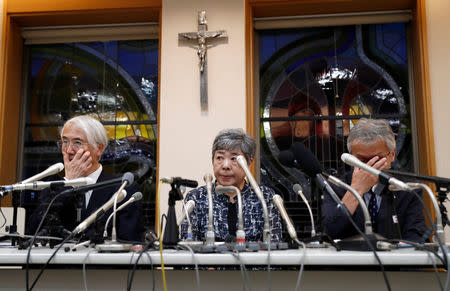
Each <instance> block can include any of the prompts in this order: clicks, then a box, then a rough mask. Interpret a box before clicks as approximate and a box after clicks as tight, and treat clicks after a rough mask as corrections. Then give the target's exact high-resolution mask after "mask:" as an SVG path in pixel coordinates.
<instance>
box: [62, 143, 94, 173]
mask: <svg viewBox="0 0 450 291" xmlns="http://www.w3.org/2000/svg"><path fill="white" fill-rule="evenodd" d="M63 155H64V165H65V168H66V178H67V179H75V178H80V177H85V176H86V175H87V173H88V172H89V169H90V168H91V167H92V157H91V153H90V152H89V151H84V150H83V149H79V150H78V151H77V152H76V153H75V155H74V156H73V158H72V160H70V158H69V155H68V154H67V153H64V154H63Z"/></svg>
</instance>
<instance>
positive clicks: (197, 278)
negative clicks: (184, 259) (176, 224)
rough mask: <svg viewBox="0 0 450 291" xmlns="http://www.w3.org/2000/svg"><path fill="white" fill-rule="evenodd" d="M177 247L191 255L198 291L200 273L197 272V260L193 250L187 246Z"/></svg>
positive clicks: (198, 290)
mask: <svg viewBox="0 0 450 291" xmlns="http://www.w3.org/2000/svg"><path fill="white" fill-rule="evenodd" d="M179 246H180V247H181V248H186V249H187V250H188V251H189V252H190V253H191V255H192V260H193V261H194V265H195V280H196V282H197V291H200V273H199V271H198V262H197V258H196V257H195V253H194V250H193V249H192V248H191V247H190V246H188V245H182V244H179Z"/></svg>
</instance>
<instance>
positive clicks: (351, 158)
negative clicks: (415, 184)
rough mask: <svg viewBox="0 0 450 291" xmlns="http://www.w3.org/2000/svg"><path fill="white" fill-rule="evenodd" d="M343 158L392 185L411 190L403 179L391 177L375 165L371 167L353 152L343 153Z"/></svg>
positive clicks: (344, 160)
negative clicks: (352, 153)
mask: <svg viewBox="0 0 450 291" xmlns="http://www.w3.org/2000/svg"><path fill="white" fill-rule="evenodd" d="M341 159H342V161H343V162H344V163H346V164H347V165H350V166H353V167H358V168H361V169H363V170H364V171H366V172H368V173H370V174H372V175H374V176H377V177H378V178H379V179H385V180H387V181H388V183H389V184H391V185H395V186H396V187H398V188H400V189H402V190H405V191H411V188H410V187H409V186H408V185H406V183H404V182H402V181H400V180H398V179H396V178H394V177H391V176H389V175H387V174H385V173H383V172H381V171H380V170H377V169H375V168H373V167H371V166H369V165H367V164H365V163H363V162H361V161H360V160H359V159H358V158H357V157H355V156H353V155H351V154H348V153H343V154H342V155H341Z"/></svg>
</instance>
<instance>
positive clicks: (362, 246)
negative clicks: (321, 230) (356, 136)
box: [319, 174, 386, 251]
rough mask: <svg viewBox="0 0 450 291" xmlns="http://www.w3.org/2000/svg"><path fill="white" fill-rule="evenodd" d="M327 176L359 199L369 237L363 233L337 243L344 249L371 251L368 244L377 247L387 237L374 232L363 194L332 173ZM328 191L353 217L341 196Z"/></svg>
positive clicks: (347, 213)
mask: <svg viewBox="0 0 450 291" xmlns="http://www.w3.org/2000/svg"><path fill="white" fill-rule="evenodd" d="M319 175H320V174H319ZM327 176H328V180H329V181H330V182H332V183H333V184H335V185H337V186H340V187H342V188H344V189H346V190H347V191H349V192H350V193H351V194H352V195H353V196H354V197H355V198H356V199H357V200H358V203H359V205H360V207H361V209H362V211H363V214H364V234H365V235H366V237H367V239H366V238H364V237H363V236H362V235H356V236H353V237H351V238H347V239H342V240H340V241H339V242H337V245H338V246H339V247H340V249H342V250H352V251H371V250H372V249H371V248H370V246H368V245H367V244H370V245H371V246H372V247H373V248H374V249H376V248H377V242H378V241H380V240H381V241H382V240H386V239H385V238H384V237H383V236H381V235H379V234H377V233H374V232H373V230H372V221H371V219H370V215H369V211H368V209H367V207H366V204H365V202H364V200H363V199H362V197H361V195H359V193H358V192H357V191H356V190H355V189H353V188H352V187H350V186H349V185H347V184H346V183H344V182H342V181H341V180H339V179H337V178H336V177H334V176H332V175H327ZM328 186H329V185H328ZM328 186H327V187H328ZM330 188H331V187H330ZM327 192H328V194H329V195H330V196H331V198H332V199H333V200H334V201H335V202H336V204H337V207H339V208H340V209H341V211H343V212H344V213H345V215H346V216H347V217H348V218H349V219H352V215H351V214H350V212H349V211H348V209H347V207H345V204H343V203H342V201H341V200H340V199H339V197H338V196H337V195H336V193H335V192H334V191H327Z"/></svg>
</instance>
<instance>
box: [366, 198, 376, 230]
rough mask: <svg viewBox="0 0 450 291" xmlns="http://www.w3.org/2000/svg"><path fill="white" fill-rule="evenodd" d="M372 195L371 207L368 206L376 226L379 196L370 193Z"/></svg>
mask: <svg viewBox="0 0 450 291" xmlns="http://www.w3.org/2000/svg"><path fill="white" fill-rule="evenodd" d="M369 193H370V194H371V196H370V199H369V205H368V206H367V208H368V210H369V214H370V218H371V219H372V224H375V219H376V217H377V214H378V205H377V195H375V193H373V192H372V191H370V192H369Z"/></svg>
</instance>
